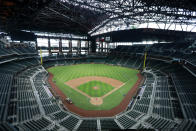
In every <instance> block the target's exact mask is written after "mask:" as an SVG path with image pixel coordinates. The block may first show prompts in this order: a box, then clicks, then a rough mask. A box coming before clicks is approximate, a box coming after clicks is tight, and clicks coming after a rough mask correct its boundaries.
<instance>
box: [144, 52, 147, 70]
mask: <svg viewBox="0 0 196 131" xmlns="http://www.w3.org/2000/svg"><path fill="white" fill-rule="evenodd" d="M146 57H147V52H145V53H144V65H143V70H144V69H145V68H146Z"/></svg>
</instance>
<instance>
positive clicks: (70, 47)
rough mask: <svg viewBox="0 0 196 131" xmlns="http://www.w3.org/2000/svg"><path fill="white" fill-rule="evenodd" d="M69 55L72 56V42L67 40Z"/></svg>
mask: <svg viewBox="0 0 196 131" xmlns="http://www.w3.org/2000/svg"><path fill="white" fill-rule="evenodd" d="M69 54H72V40H69Z"/></svg>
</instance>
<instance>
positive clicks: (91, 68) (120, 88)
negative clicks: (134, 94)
mask: <svg viewBox="0 0 196 131" xmlns="http://www.w3.org/2000/svg"><path fill="white" fill-rule="evenodd" d="M48 71H49V72H50V73H52V74H53V75H54V78H53V81H55V84H56V85H57V87H58V88H59V89H60V90H61V91H62V92H63V93H64V94H65V95H66V96H67V97H69V98H71V100H72V101H73V103H74V104H75V106H77V107H79V108H82V109H84V110H110V109H112V108H114V107H116V106H118V105H119V104H120V102H121V101H122V100H123V98H124V96H125V95H126V94H127V92H128V91H129V90H131V89H132V87H133V85H134V84H135V83H136V81H137V80H138V77H137V74H138V72H139V71H138V70H135V69H130V68H125V67H119V66H112V65H104V64H78V65H70V66H56V67H51V68H49V69H48Z"/></svg>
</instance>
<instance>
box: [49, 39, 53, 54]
mask: <svg viewBox="0 0 196 131" xmlns="http://www.w3.org/2000/svg"><path fill="white" fill-rule="evenodd" d="M48 52H49V56H51V55H52V52H51V45H50V38H48Z"/></svg>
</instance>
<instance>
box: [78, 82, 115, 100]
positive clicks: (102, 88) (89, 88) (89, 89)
mask: <svg viewBox="0 0 196 131" xmlns="http://www.w3.org/2000/svg"><path fill="white" fill-rule="evenodd" d="M93 87H97V88H98V89H97V90H95V89H93ZM77 88H78V89H79V90H81V91H83V92H85V93H86V94H88V95H89V96H91V97H101V96H103V95H105V94H107V93H108V92H109V91H111V90H113V89H114V87H112V86H111V85H108V84H106V83H103V82H100V81H90V82H87V83H84V84H82V85H80V86H78V87H77Z"/></svg>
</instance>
